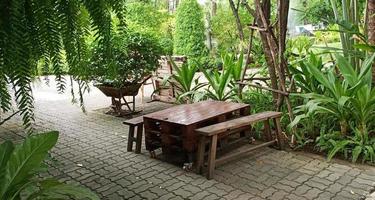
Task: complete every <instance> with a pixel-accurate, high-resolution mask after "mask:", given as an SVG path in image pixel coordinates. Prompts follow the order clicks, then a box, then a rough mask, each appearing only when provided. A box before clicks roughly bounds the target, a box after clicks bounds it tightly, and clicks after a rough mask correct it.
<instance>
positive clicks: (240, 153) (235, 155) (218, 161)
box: [215, 140, 276, 165]
mask: <svg viewBox="0 0 375 200" xmlns="http://www.w3.org/2000/svg"><path fill="white" fill-rule="evenodd" d="M275 143H276V140H272V141H269V142H265V143H262V144H259V145H256V146H252V147H249V148H246V149H241V150H239V151H236V152H233V153H229V154H227V155H225V156H223V157H221V158H219V159H216V161H215V164H216V165H221V164H223V163H225V162H227V161H228V160H234V159H237V158H240V157H242V156H244V155H245V154H246V153H249V152H251V151H254V150H256V149H259V148H262V147H266V146H270V145H273V144H275Z"/></svg>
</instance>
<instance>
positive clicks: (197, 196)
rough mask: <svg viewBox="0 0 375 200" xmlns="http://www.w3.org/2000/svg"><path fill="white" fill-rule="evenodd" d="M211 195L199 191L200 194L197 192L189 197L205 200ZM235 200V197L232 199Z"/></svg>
mask: <svg viewBox="0 0 375 200" xmlns="http://www.w3.org/2000/svg"><path fill="white" fill-rule="evenodd" d="M209 195H211V193H209V192H207V191H201V192H198V193H195V194H194V195H193V196H191V197H190V199H197V200H200V199H205V197H207V196H209ZM233 198H235V197H233Z"/></svg>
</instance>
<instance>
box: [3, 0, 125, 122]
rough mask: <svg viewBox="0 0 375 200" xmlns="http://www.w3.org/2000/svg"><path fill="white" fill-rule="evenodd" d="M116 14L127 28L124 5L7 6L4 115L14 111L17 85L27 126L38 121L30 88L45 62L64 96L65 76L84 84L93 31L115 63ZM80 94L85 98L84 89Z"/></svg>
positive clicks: (97, 0) (95, 0) (41, 2)
mask: <svg viewBox="0 0 375 200" xmlns="http://www.w3.org/2000/svg"><path fill="white" fill-rule="evenodd" d="M112 10H114V11H115V12H116V13H117V16H118V18H119V19H120V22H122V23H120V25H123V15H122V12H123V11H124V1H114V0H84V1H81V0H28V1H26V0H3V1H1V2H0V13H1V14H0V109H1V110H0V111H1V112H0V113H2V112H7V111H10V109H11V107H12V106H11V95H10V94H11V92H10V89H9V88H10V86H9V85H11V86H12V87H11V88H12V89H13V90H14V91H15V92H14V93H15V99H16V102H17V106H18V109H19V110H20V111H21V112H20V113H21V115H22V117H23V121H24V124H25V125H26V127H29V126H30V124H31V122H32V121H33V119H34V116H33V97H32V89H31V86H30V82H31V80H32V78H33V76H34V75H35V72H36V71H37V62H38V61H39V60H41V59H43V60H44V62H45V63H46V64H45V66H46V69H48V68H49V66H51V69H52V71H53V72H54V74H55V75H56V80H57V89H58V91H59V92H64V90H65V85H66V84H65V80H64V78H63V76H62V75H63V74H64V73H69V74H71V75H73V78H75V79H84V78H85V73H86V72H87V67H86V66H87V65H86V62H87V60H88V59H87V45H86V43H85V40H84V39H85V37H86V36H87V35H88V34H89V30H90V29H92V30H93V33H94V34H95V38H96V40H97V41H98V43H99V45H101V46H102V47H103V48H102V49H103V53H104V54H105V55H106V56H107V58H108V59H110V58H111V49H110V38H111V30H112V25H111V11H112ZM90 22H91V24H90ZM64 53H65V55H66V58H65V57H64V56H63V54H64ZM65 63H66V64H67V65H68V67H67V69H68V70H67V71H66V70H64V67H65V66H64V65H65ZM83 85H84V84H81V86H83ZM79 89H80V94H81V92H82V90H83V89H84V88H83V89H82V90H81V88H79ZM80 97H81V98H82V96H80Z"/></svg>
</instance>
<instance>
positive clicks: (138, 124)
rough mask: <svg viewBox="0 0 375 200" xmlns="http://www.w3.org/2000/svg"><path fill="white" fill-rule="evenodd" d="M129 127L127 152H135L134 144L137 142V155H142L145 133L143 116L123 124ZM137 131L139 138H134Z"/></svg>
mask: <svg viewBox="0 0 375 200" xmlns="http://www.w3.org/2000/svg"><path fill="white" fill-rule="evenodd" d="M123 124H125V125H128V126H129V133H128V147H127V151H132V150H133V142H135V153H141V146H142V133H143V116H139V117H135V118H132V119H129V120H126V121H124V122H123ZM135 129H137V136H136V137H134V132H135Z"/></svg>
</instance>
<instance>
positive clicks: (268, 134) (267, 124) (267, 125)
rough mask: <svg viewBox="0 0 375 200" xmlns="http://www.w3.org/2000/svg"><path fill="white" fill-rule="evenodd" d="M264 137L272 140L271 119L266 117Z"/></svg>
mask: <svg viewBox="0 0 375 200" xmlns="http://www.w3.org/2000/svg"><path fill="white" fill-rule="evenodd" d="M263 123H264V137H265V138H264V139H265V141H267V142H268V141H271V140H272V135H271V128H270V121H269V120H268V119H266V120H265V121H264V122H263Z"/></svg>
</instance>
